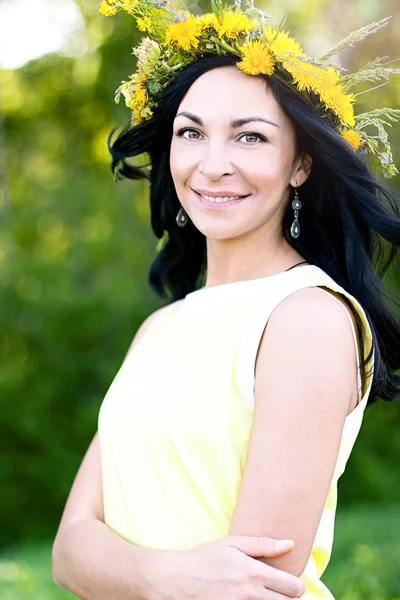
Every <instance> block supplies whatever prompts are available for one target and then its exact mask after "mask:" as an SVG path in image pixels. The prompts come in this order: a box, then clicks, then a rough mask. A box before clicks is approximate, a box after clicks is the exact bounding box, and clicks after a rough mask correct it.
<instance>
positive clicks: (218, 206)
mask: <svg viewBox="0 0 400 600" xmlns="http://www.w3.org/2000/svg"><path fill="white" fill-rule="evenodd" d="M193 192H194V194H195V196H196V197H197V199H198V200H199V201H200V203H201V204H202V205H203V206H206V207H207V208H213V209H214V210H227V209H229V208H232V206H237V205H238V204H239V203H240V202H243V200H246V198H248V197H249V196H250V194H248V195H247V196H242V197H240V198H237V199H235V200H225V202H222V201H219V202H218V201H214V202H213V201H210V200H207V198H205V197H204V196H203V194H200V192H196V191H195V190H193ZM210 195H211V194H210ZM226 197H228V196H226Z"/></svg>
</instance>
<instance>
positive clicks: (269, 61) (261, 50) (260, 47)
mask: <svg viewBox="0 0 400 600" xmlns="http://www.w3.org/2000/svg"><path fill="white" fill-rule="evenodd" d="M241 51H242V54H243V58H242V60H241V61H240V62H238V63H237V66H238V67H239V69H240V70H241V71H243V73H247V74H248V75H260V74H261V73H263V74H264V75H272V73H273V72H274V68H275V60H274V57H273V55H272V54H271V52H270V51H269V50H268V47H267V46H266V45H265V43H264V42H261V41H260V40H257V41H252V42H249V43H248V44H247V46H243V47H242V48H241Z"/></svg>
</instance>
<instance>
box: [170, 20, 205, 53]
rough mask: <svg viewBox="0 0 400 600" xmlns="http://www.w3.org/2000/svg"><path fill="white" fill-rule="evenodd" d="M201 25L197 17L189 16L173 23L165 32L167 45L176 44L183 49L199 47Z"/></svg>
mask: <svg viewBox="0 0 400 600" xmlns="http://www.w3.org/2000/svg"><path fill="white" fill-rule="evenodd" d="M200 34H201V26H200V23H199V21H198V19H196V18H195V17H188V18H187V19H186V21H178V22H177V23H171V25H170V26H169V27H168V29H167V31H166V32H165V45H167V46H169V45H170V44H176V45H177V47H178V48H181V49H182V50H190V49H191V48H197V46H198V44H199V39H198V38H199V35H200Z"/></svg>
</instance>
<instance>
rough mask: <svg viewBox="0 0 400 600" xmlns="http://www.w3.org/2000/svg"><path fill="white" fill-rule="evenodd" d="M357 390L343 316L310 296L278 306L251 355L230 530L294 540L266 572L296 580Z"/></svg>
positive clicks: (330, 301)
mask: <svg viewBox="0 0 400 600" xmlns="http://www.w3.org/2000/svg"><path fill="white" fill-rule="evenodd" d="M356 390H357V381H356V353H355V346H354V340H353V336H352V332H351V327H350V323H349V320H348V318H347V316H346V314H345V311H344V310H343V308H342V307H341V306H340V305H339V304H338V303H337V302H336V300H335V299H334V298H330V297H329V296H328V295H327V294H325V293H322V292H321V290H318V289H315V288H310V289H304V290H300V291H298V292H295V293H294V294H292V295H291V296H289V297H288V298H286V299H285V300H284V301H283V302H282V303H281V304H280V305H279V306H278V307H276V309H275V310H274V311H273V313H272V315H271V317H270V319H269V322H268V324H267V327H266V329H265V332H264V336H263V338H262V340H261V344H260V347H259V352H258V356H257V362H256V383H255V400H256V402H255V413H254V425H253V429H252V433H251V439H250V444H249V449H248V454H247V457H246V463H245V468H244V473H243V479H242V483H241V486H240V490H239V494H238V501H237V504H236V506H235V510H234V514H233V518H232V522H231V527H230V530H229V533H230V534H231V535H232V534H237V535H262V536H264V535H265V536H267V535H268V536H271V537H287V538H290V539H292V540H294V542H295V544H296V546H295V549H294V550H293V552H291V553H290V554H287V555H285V556H282V557H279V558H273V559H265V560H264V559H263V562H265V563H266V564H269V565H271V566H274V567H277V568H279V569H282V570H284V571H287V572H288V573H292V574H294V575H297V576H299V575H300V574H302V573H303V571H304V568H305V566H306V563H307V561H308V558H309V556H310V552H311V548H312V545H313V542H314V538H315V534H316V532H317V528H318V524H319V521H320V518H321V514H322V510H323V507H324V504H325V501H326V497H327V494H328V490H329V486H330V482H331V479H332V475H333V472H334V468H335V464H336V460H337V456H338V451H339V446H340V440H341V434H342V429H343V424H344V420H345V418H346V415H347V414H348V412H349V407H350V406H351V405H352V404H354V403H353V398H354V394H355V393H356Z"/></svg>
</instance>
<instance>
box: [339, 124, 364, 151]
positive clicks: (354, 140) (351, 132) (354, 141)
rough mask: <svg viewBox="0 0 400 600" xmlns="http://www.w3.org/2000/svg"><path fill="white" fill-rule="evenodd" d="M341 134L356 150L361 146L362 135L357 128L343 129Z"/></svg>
mask: <svg viewBox="0 0 400 600" xmlns="http://www.w3.org/2000/svg"><path fill="white" fill-rule="evenodd" d="M340 135H341V136H342V138H343V139H344V140H346V142H347V143H348V144H350V146H352V148H354V150H357V149H358V148H359V147H360V144H361V135H360V134H359V133H358V131H356V130H355V129H342V131H341V132H340Z"/></svg>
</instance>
